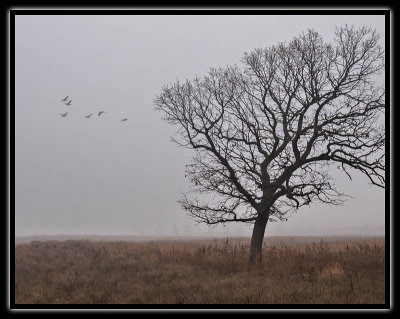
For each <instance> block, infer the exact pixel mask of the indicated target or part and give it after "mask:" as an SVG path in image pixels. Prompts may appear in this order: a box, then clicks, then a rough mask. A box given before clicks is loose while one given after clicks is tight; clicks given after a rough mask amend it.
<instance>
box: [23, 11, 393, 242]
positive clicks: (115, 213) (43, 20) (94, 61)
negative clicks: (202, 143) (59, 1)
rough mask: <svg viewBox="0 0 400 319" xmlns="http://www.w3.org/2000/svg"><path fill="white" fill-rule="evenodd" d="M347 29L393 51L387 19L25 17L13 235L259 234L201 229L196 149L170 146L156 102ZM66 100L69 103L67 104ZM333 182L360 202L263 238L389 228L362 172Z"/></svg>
mask: <svg viewBox="0 0 400 319" xmlns="http://www.w3.org/2000/svg"><path fill="white" fill-rule="evenodd" d="M346 23H348V24H354V25H355V26H361V25H367V26H371V27H373V28H376V29H377V31H378V32H379V34H380V35H381V40H382V45H384V42H383V41H384V35H385V33H384V16H370V15H368V16H352V15H345V16H334V15H324V16H314V15H313V16H307V15H304V16H300V15H297V16H292V15H291V16H274V15H265V16H262V15H260V16H244V15H235V16H227V15H224V16H214V15H213V16H204V15H202V16H200V15H199V16H195V15H191V16H175V15H168V16H167V15H163V16H161V15H157V16H148V15H145V16H140V15H127V16H120V15H118V16H108V15H104V16H101V15H97V16H82V15H77V16H70V15H68V16H62V15H60V16H48V15H45V16H40V15H38V16H29V15H23V16H18V15H17V16H16V17H15V220H16V225H15V234H16V236H25V235H33V234H139V235H140V234H174V235H182V234H186V235H189V234H193V235H198V234H203V235H215V234H218V233H221V232H222V233H224V234H228V235H239V236H242V235H249V234H251V228H249V227H247V226H244V225H240V224H228V225H227V226H226V227H225V228H222V227H217V228H215V229H211V230H208V228H207V227H206V226H195V223H194V221H193V220H192V219H191V218H189V217H187V216H186V214H185V212H184V211H183V210H182V209H181V207H180V206H179V205H178V204H177V200H178V199H180V197H181V193H182V192H185V191H187V190H188V186H189V185H188V183H187V181H186V180H185V177H184V170H185V164H188V162H189V161H190V158H191V156H192V155H193V154H194V153H193V152H192V151H190V150H185V149H182V148H179V147H177V145H176V144H174V143H172V142H170V136H171V135H173V132H174V131H175V129H176V128H174V127H172V126H169V125H168V124H167V123H165V122H163V121H162V119H161V114H160V113H158V112H155V111H154V106H153V99H154V97H155V95H156V94H158V93H159V92H160V90H161V87H162V86H163V85H166V84H168V83H170V82H173V81H175V80H177V79H179V80H182V81H183V80H185V79H187V78H188V79H193V78H194V77H196V76H202V75H205V74H206V72H207V71H208V70H209V68H210V67H218V66H225V65H227V64H228V65H233V64H237V65H240V59H241V58H242V57H243V54H244V52H248V51H250V50H252V49H254V48H258V47H265V46H269V45H274V44H277V43H278V42H280V41H290V40H291V39H292V38H293V37H294V36H297V35H298V34H299V33H301V32H303V31H306V30H307V29H308V28H313V29H315V30H316V31H318V32H319V33H320V34H321V35H322V36H323V38H324V40H325V41H330V40H331V39H332V38H333V36H334V31H335V29H334V28H335V26H342V25H344V24H346ZM66 95H69V97H70V98H71V99H72V105H70V106H66V105H65V104H64V103H63V102H61V101H60V99H62V98H64V97H65V96H66ZM101 110H103V111H105V112H106V113H105V114H103V115H102V116H101V117H98V116H97V112H99V111H101ZM64 112H69V114H68V115H69V116H67V117H66V118H62V117H61V116H60V115H59V114H60V113H64ZM90 113H93V114H94V115H93V116H92V118H90V119H86V118H85V117H84V115H87V114H90ZM123 117H127V118H128V121H127V122H121V121H120V120H121V119H122V118H123ZM335 174H336V175H335ZM333 176H334V177H335V178H336V185H337V186H338V189H339V190H341V191H344V192H345V193H346V194H348V195H351V196H352V197H353V198H350V199H348V200H347V201H346V202H345V204H344V205H342V206H339V207H335V206H327V205H322V204H314V205H311V207H309V208H308V207H305V208H301V209H300V210H299V212H298V213H296V214H294V215H293V216H291V217H289V221H287V222H277V223H270V224H269V225H268V226H267V230H266V236H268V235H272V234H274V235H277V234H278V235H279V234H282V235H287V234H289V235H290V234H294V235H295V234H299V233H301V232H302V231H303V230H305V229H325V230H327V229H328V228H343V227H345V228H347V229H348V228H351V227H362V228H364V229H367V228H372V227H382V226H383V225H384V215H385V205H384V190H382V189H378V188H375V187H371V186H369V185H368V181H367V179H366V178H365V177H363V176H361V175H354V177H355V178H353V181H350V180H349V179H348V178H347V176H345V174H344V173H343V174H341V173H340V172H335V173H333Z"/></svg>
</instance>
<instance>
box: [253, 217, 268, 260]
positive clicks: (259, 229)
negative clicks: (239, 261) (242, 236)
mask: <svg viewBox="0 0 400 319" xmlns="http://www.w3.org/2000/svg"><path fill="white" fill-rule="evenodd" d="M267 221H268V216H267V217H265V216H260V215H259V217H258V218H257V219H256V221H255V223H254V228H253V234H252V236H251V242H250V259H249V263H250V265H260V264H261V262H262V244H263V240H264V234H265V227H266V226H267Z"/></svg>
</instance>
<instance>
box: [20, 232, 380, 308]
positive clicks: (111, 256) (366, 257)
mask: <svg viewBox="0 0 400 319" xmlns="http://www.w3.org/2000/svg"><path fill="white" fill-rule="evenodd" d="M248 242H249V239H240V238H237V239H234V238H233V239H224V240H223V239H218V240H217V239H213V240H174V241H168V240H163V241H154V242H121V241H119V242H111V241H109V242H106V241H100V242H99V241H97V242H96V241H89V240H67V241H55V240H53V241H34V242H31V243H24V244H18V245H16V246H15V303H16V304H383V303H385V246H384V239H383V238H370V239H358V240H346V239H334V240H331V241H329V240H328V241H326V240H325V241H322V240H321V241H319V240H317V239H316V238H314V241H312V240H308V241H307V240H303V241H302V240H301V239H298V238H295V239H291V240H286V241H283V240H279V239H275V241H274V240H268V239H266V241H265V245H264V251H263V254H264V260H263V264H262V265H261V267H259V268H258V269H249V268H248V266H247V261H248V253H249V246H248Z"/></svg>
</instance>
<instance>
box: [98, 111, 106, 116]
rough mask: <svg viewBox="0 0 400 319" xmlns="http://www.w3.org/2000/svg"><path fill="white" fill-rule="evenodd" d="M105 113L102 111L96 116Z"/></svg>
mask: <svg viewBox="0 0 400 319" xmlns="http://www.w3.org/2000/svg"><path fill="white" fill-rule="evenodd" d="M103 113H106V112H104V111H100V112H99V114H98V115H97V116H100V115H101V114H103Z"/></svg>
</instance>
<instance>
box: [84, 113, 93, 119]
mask: <svg viewBox="0 0 400 319" xmlns="http://www.w3.org/2000/svg"><path fill="white" fill-rule="evenodd" d="M92 115H93V114H89V115H87V116H85V117H86V118H87V119H88V118H90V117H91V116H92Z"/></svg>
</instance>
